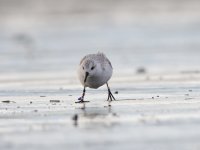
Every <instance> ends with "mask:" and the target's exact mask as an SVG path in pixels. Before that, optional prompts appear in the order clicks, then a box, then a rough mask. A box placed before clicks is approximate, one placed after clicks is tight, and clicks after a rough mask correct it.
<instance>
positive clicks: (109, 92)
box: [107, 90, 116, 102]
mask: <svg viewBox="0 0 200 150" xmlns="http://www.w3.org/2000/svg"><path fill="white" fill-rule="evenodd" d="M113 100H116V99H115V97H114V96H113V94H112V92H111V91H110V90H109V91H108V99H107V101H110V102H111V101H113Z"/></svg>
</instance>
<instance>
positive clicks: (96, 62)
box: [78, 52, 115, 102]
mask: <svg viewBox="0 0 200 150" xmlns="http://www.w3.org/2000/svg"><path fill="white" fill-rule="evenodd" d="M112 72H113V68H112V65H111V62H110V61H109V60H108V58H107V57H106V56H105V55H104V54H103V53H100V52H98V53H97V54H88V55H86V56H85V57H84V58H83V59H82V60H81V61H80V64H79V68H78V77H79V80H80V82H81V84H82V85H83V86H84V90H83V95H82V97H80V98H79V100H80V102H84V96H85V88H86V87H89V88H94V89H97V88H99V87H100V86H102V85H104V84H107V87H108V100H111V101H112V99H115V98H114V96H113V95H112V93H111V91H110V88H109V86H108V80H109V79H110V78H111V76H112Z"/></svg>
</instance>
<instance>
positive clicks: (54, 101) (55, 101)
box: [50, 100, 60, 103]
mask: <svg viewBox="0 0 200 150" xmlns="http://www.w3.org/2000/svg"><path fill="white" fill-rule="evenodd" d="M50 103H60V100H50Z"/></svg>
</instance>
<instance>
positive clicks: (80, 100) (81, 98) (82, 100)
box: [75, 86, 90, 103]
mask: <svg viewBox="0 0 200 150" xmlns="http://www.w3.org/2000/svg"><path fill="white" fill-rule="evenodd" d="M85 92H86V90H85V86H84V89H83V94H82V96H81V97H79V98H78V100H79V101H78V102H75V103H84V102H90V101H84V97H85Z"/></svg>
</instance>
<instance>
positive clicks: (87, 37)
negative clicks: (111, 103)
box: [0, 0, 200, 74]
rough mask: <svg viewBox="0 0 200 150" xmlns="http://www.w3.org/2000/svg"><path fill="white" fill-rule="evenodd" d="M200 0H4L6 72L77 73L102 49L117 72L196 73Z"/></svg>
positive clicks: (1, 68)
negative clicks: (86, 58) (87, 58)
mask: <svg viewBox="0 0 200 150" xmlns="http://www.w3.org/2000/svg"><path fill="white" fill-rule="evenodd" d="M199 18H200V1H198V0H189V1H188V0H150V1H147V0H101V1H99V0H84V1H82V0H56V1H55V0H17V1H16V0H0V73H1V74H8V73H10V74H13V73H25V72H26V73H27V72H30V73H31V72H55V71H57V72H59V71H61V72H67V73H71V74H74V73H75V72H76V68H77V65H78V64H79V61H80V59H81V58H82V57H83V56H84V55H85V54H88V53H96V52H98V51H102V52H104V53H105V54H106V55H107V57H108V58H110V59H111V61H112V63H113V66H114V69H115V73H116V74H118V73H119V74H120V73H124V74H134V73H135V72H136V71H137V69H138V68H139V70H140V69H141V68H142V70H143V69H145V71H147V72H149V73H161V72H162V73H170V72H184V71H192V72H194V71H195V72H198V69H199V64H200V50H199V49H200V19H199Z"/></svg>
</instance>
